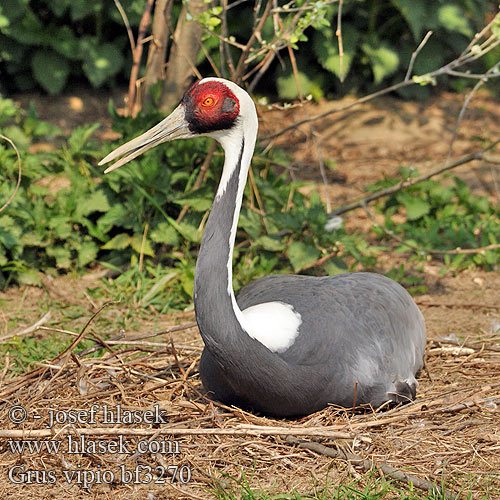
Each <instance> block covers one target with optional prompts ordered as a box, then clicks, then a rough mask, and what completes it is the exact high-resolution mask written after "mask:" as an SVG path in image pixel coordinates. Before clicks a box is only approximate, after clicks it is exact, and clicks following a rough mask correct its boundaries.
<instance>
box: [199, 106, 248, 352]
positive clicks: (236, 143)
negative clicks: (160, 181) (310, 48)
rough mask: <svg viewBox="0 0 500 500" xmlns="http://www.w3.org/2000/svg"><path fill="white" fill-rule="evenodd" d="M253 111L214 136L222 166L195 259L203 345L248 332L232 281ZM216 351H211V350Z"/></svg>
mask: <svg viewBox="0 0 500 500" xmlns="http://www.w3.org/2000/svg"><path fill="white" fill-rule="evenodd" d="M256 136H257V117H256V115H255V122H254V124H253V126H252V123H250V124H249V125H248V126H246V127H245V126H244V123H243V126H241V124H240V126H239V127H237V128H236V130H234V131H232V132H231V133H230V134H227V131H226V134H224V135H221V136H220V137H216V139H217V140H218V141H219V142H220V143H221V145H222V147H223V148H224V152H225V161H224V168H223V171H222V176H221V180H220V183H219V187H218V189H217V193H216V196H215V200H214V203H213V205H212V209H211V212H210V215H209V217H208V220H207V224H206V227H205V232H204V234H203V238H202V242H201V247H200V253H199V255H198V260H197V262H196V272H195V280H194V305H195V311H196V319H197V321H198V326H199V328H200V332H201V335H202V337H203V340H204V341H205V345H207V347H208V348H209V349H210V350H211V351H217V350H218V349H219V348H220V346H221V345H222V344H225V343H227V341H228V340H230V339H233V340H234V339H237V338H240V339H241V338H246V337H247V335H246V334H245V335H242V333H244V332H242V330H243V331H244V318H243V314H242V312H241V310H240V309H239V307H238V305H237V303H236V299H235V295H234V290H233V286H232V279H233V272H232V259H233V249H234V242H235V238H236V229H237V225H238V218H239V214H240V209H241V203H242V199H243V193H244V189H245V184H246V181H247V176H248V170H249V167H250V162H251V159H252V155H253V152H254V148H255V140H256ZM214 354H215V353H214Z"/></svg>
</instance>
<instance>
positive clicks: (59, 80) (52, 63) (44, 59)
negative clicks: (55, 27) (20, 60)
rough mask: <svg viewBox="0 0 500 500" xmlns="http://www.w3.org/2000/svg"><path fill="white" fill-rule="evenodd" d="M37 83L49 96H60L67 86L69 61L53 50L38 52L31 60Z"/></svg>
mask: <svg viewBox="0 0 500 500" xmlns="http://www.w3.org/2000/svg"><path fill="white" fill-rule="evenodd" d="M31 67H32V69H33V74H34V76H35V79H36V81H37V82H38V83H39V84H40V85H41V86H42V87H43V89H44V90H45V91H46V92H48V93H49V94H52V95H54V94H58V93H59V92H61V90H62V89H63V88H64V86H65V85H66V80H67V79H68V75H69V71H70V67H69V64H68V61H67V60H66V59H65V58H63V57H61V56H60V55H59V54H56V53H55V52H52V51H51V50H37V51H36V52H35V55H34V56H33V58H32V60H31Z"/></svg>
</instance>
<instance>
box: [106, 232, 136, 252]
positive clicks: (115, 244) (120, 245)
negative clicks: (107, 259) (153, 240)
mask: <svg viewBox="0 0 500 500" xmlns="http://www.w3.org/2000/svg"><path fill="white" fill-rule="evenodd" d="M130 242H131V238H130V236H129V235H128V234H126V233H120V234H117V235H116V236H115V237H114V238H111V239H110V240H109V241H108V242H107V243H105V244H104V245H103V246H102V247H101V248H102V249H103V250H123V249H125V248H127V247H129V246H130Z"/></svg>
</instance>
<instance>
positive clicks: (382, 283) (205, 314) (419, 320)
mask: <svg viewBox="0 0 500 500" xmlns="http://www.w3.org/2000/svg"><path fill="white" fill-rule="evenodd" d="M257 128H258V122H257V113H256V111H255V106H254V103H253V101H252V99H251V98H250V96H249V95H248V94H247V93H246V92H245V91H244V90H243V89H241V88H240V87H238V86H237V85H236V84H234V83H232V82H230V81H227V80H223V79H220V78H205V79H203V80H200V81H198V82H196V83H195V84H194V85H193V86H192V87H191V88H190V89H189V90H188V91H187V92H186V93H185V94H184V97H183V98H182V100H181V102H180V104H179V106H178V107H177V108H176V109H175V110H174V111H173V112H172V114H171V115H170V116H168V117H167V118H165V119H164V120H163V121H161V122H160V123H158V125H156V126H154V127H153V128H151V129H150V130H148V131H147V132H145V133H144V134H142V135H141V136H139V137H137V138H135V139H133V140H131V141H130V142H128V143H127V144H124V145H123V146H120V147H119V148H117V149H116V150H115V151H113V152H112V153H110V154H109V155H108V156H106V157H105V158H104V159H103V160H102V161H101V162H100V164H103V163H107V162H109V161H111V160H114V159H116V158H118V157H120V156H122V158H121V159H119V160H118V161H117V162H116V163H114V164H113V165H112V166H111V167H109V168H108V169H107V170H106V172H110V171H112V170H114V169H116V168H118V167H120V166H122V165H124V164H125V163H127V162H128V161H130V160H132V159H133V158H135V157H137V156H138V155H140V154H142V153H144V152H145V151H147V150H148V149H151V148H153V147H154V146H156V145H158V144H160V143H162V142H166V141H172V140H174V139H188V138H190V137H197V136H200V135H204V136H209V137H213V138H215V139H216V140H217V141H218V142H219V143H220V144H221V145H222V147H223V148H224V152H225V162H224V169H223V172H222V177H221V180H220V184H219V187H218V190H217V193H216V195H215V200H214V203H213V206H212V210H211V212H210V216H209V218H208V221H207V224H206V227H205V232H204V234H203V239H202V242H201V248H200V253H199V256H198V260H197V263H196V273H195V280H194V305H195V311H196V320H197V322H198V326H199V329H200V332H201V335H202V337H203V340H204V342H205V349H204V351H203V354H202V357H201V361H200V374H201V379H202V381H203V384H204V386H205V388H206V389H207V391H209V393H211V395H212V397H214V398H216V399H218V400H220V401H223V402H225V403H229V404H239V405H243V406H245V407H247V408H252V409H254V410H257V411H262V412H265V413H268V414H272V415H277V416H294V415H305V414H308V413H311V412H314V411H316V410H319V409H321V408H324V407H325V406H326V405H328V404H329V403H332V404H337V405H341V406H345V407H350V406H352V405H353V403H354V402H355V403H356V404H371V405H372V406H373V407H375V408H376V407H378V406H380V405H382V404H383V403H385V402H387V401H394V402H400V401H401V402H405V401H409V400H412V399H413V398H414V397H415V391H416V387H417V381H416V379H415V374H416V373H417V372H418V370H419V369H420V368H421V367H422V363H423V361H422V360H423V354H424V349H425V341H426V334H425V325H424V320H423V317H422V314H421V313H420V311H419V309H418V307H417V306H416V305H415V303H414V301H413V299H412V298H411V296H410V295H409V294H408V293H407V292H406V290H405V289H404V288H403V287H401V286H400V285H399V284H398V283H396V282H394V281H392V280H390V279H389V278H386V277H384V276H381V275H378V274H372V273H347V274H341V275H337V276H327V277H313V276H291V275H276V276H266V277H264V278H261V279H259V280H256V281H254V282H252V283H250V284H249V285H247V286H245V287H243V288H242V289H241V291H240V292H239V293H238V296H237V297H235V294H234V291H233V287H232V255H233V247H234V241H235V236H236V227H237V224H238V217H239V213H240V208H241V201H242V198H243V191H244V187H245V183H246V180H247V174H248V169H249V167H250V162H251V159H252V155H253V151H254V147H255V141H256V137H257Z"/></svg>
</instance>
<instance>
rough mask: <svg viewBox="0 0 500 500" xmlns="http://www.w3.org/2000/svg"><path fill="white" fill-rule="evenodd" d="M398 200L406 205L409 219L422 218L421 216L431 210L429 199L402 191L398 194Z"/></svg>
mask: <svg viewBox="0 0 500 500" xmlns="http://www.w3.org/2000/svg"><path fill="white" fill-rule="evenodd" d="M398 201H399V202H400V203H402V204H403V205H404V207H405V209H406V218H407V219H408V220H416V219H420V217H423V216H424V215H427V214H428V213H429V212H430V210H431V206H430V204H429V203H428V202H427V201H425V200H423V199H422V198H417V197H415V196H412V195H409V194H407V193H402V194H401V195H400V196H398Z"/></svg>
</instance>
